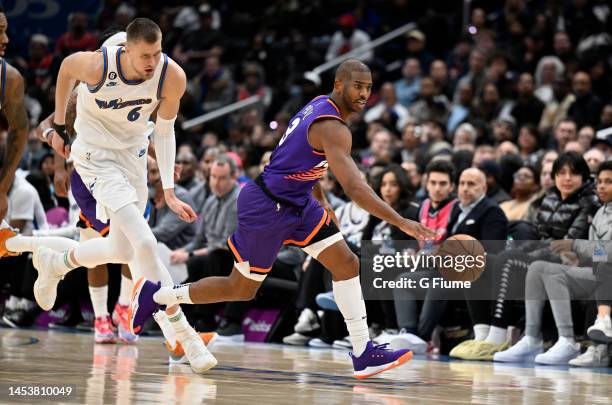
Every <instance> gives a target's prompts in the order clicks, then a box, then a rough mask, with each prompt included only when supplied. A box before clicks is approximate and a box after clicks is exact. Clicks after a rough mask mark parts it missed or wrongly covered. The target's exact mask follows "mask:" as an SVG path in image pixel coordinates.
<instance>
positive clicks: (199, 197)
mask: <svg viewBox="0 0 612 405" xmlns="http://www.w3.org/2000/svg"><path fill="white" fill-rule="evenodd" d="M197 163H198V161H197V159H196V157H195V155H194V154H193V153H191V152H180V153H179V154H177V155H176V164H177V165H179V166H180V167H181V176H180V178H179V180H178V181H177V184H178V185H179V186H181V187H182V188H184V189H185V190H187V192H188V193H189V196H190V197H191V200H192V201H193V203H194V205H193V207H192V208H193V209H194V211H195V212H200V210H201V209H202V205H203V204H204V200H206V192H205V190H204V189H205V187H206V186H205V182H204V181H202V180H201V179H199V178H198V177H197V176H196V167H197Z"/></svg>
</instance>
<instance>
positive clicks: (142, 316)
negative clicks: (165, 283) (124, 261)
mask: <svg viewBox="0 0 612 405" xmlns="http://www.w3.org/2000/svg"><path fill="white" fill-rule="evenodd" d="M160 288H161V282H159V281H158V282H157V283H153V282H151V281H149V280H146V279H145V278H144V277H140V278H139V279H138V281H136V283H134V289H133V290H132V300H131V301H130V309H129V312H128V322H129V325H130V331H131V332H132V333H133V334H135V335H138V334H140V333H142V330H143V328H144V325H145V322H146V321H147V319H149V318H150V317H152V316H153V314H154V313H156V312H157V311H159V310H162V311H163V310H165V309H166V306H165V305H160V304H158V303H157V302H155V301H154V300H153V294H155V293H156V292H157V291H158V290H159V289H160Z"/></svg>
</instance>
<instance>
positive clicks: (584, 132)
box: [577, 125, 595, 150]
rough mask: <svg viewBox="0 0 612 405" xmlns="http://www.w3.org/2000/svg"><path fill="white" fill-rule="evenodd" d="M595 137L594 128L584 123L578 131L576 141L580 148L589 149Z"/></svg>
mask: <svg viewBox="0 0 612 405" xmlns="http://www.w3.org/2000/svg"><path fill="white" fill-rule="evenodd" d="M594 138H595V129H594V128H593V127H591V126H589V125H585V126H583V127H582V128H580V131H578V138H577V140H578V142H580V145H582V149H584V150H589V149H590V148H591V144H592V143H593V139H594Z"/></svg>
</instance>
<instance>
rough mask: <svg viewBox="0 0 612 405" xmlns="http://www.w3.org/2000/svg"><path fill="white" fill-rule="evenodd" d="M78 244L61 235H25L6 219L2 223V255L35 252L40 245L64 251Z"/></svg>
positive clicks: (0, 236) (0, 232)
mask: <svg viewBox="0 0 612 405" xmlns="http://www.w3.org/2000/svg"><path fill="white" fill-rule="evenodd" d="M76 245H78V242H77V241H75V240H72V239H68V238H63V237H59V236H24V235H19V234H18V233H17V232H15V231H13V230H12V229H11V228H10V227H9V226H8V224H7V223H6V222H5V221H2V224H1V225H0V257H4V256H14V255H16V254H20V253H23V252H33V251H34V250H35V249H36V248H37V247H38V246H46V247H48V248H50V249H53V250H56V251H64V250H67V249H71V248H73V247H75V246H76Z"/></svg>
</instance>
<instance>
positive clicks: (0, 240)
mask: <svg viewBox="0 0 612 405" xmlns="http://www.w3.org/2000/svg"><path fill="white" fill-rule="evenodd" d="M0 226H1V228H0V257H9V256H19V253H17V252H11V251H9V250H7V248H6V241H7V239H10V238H12V237H14V236H17V232H16V231H14V230H13V228H11V227H10V226H8V224H7V223H6V222H4V221H2V225H0Z"/></svg>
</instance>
